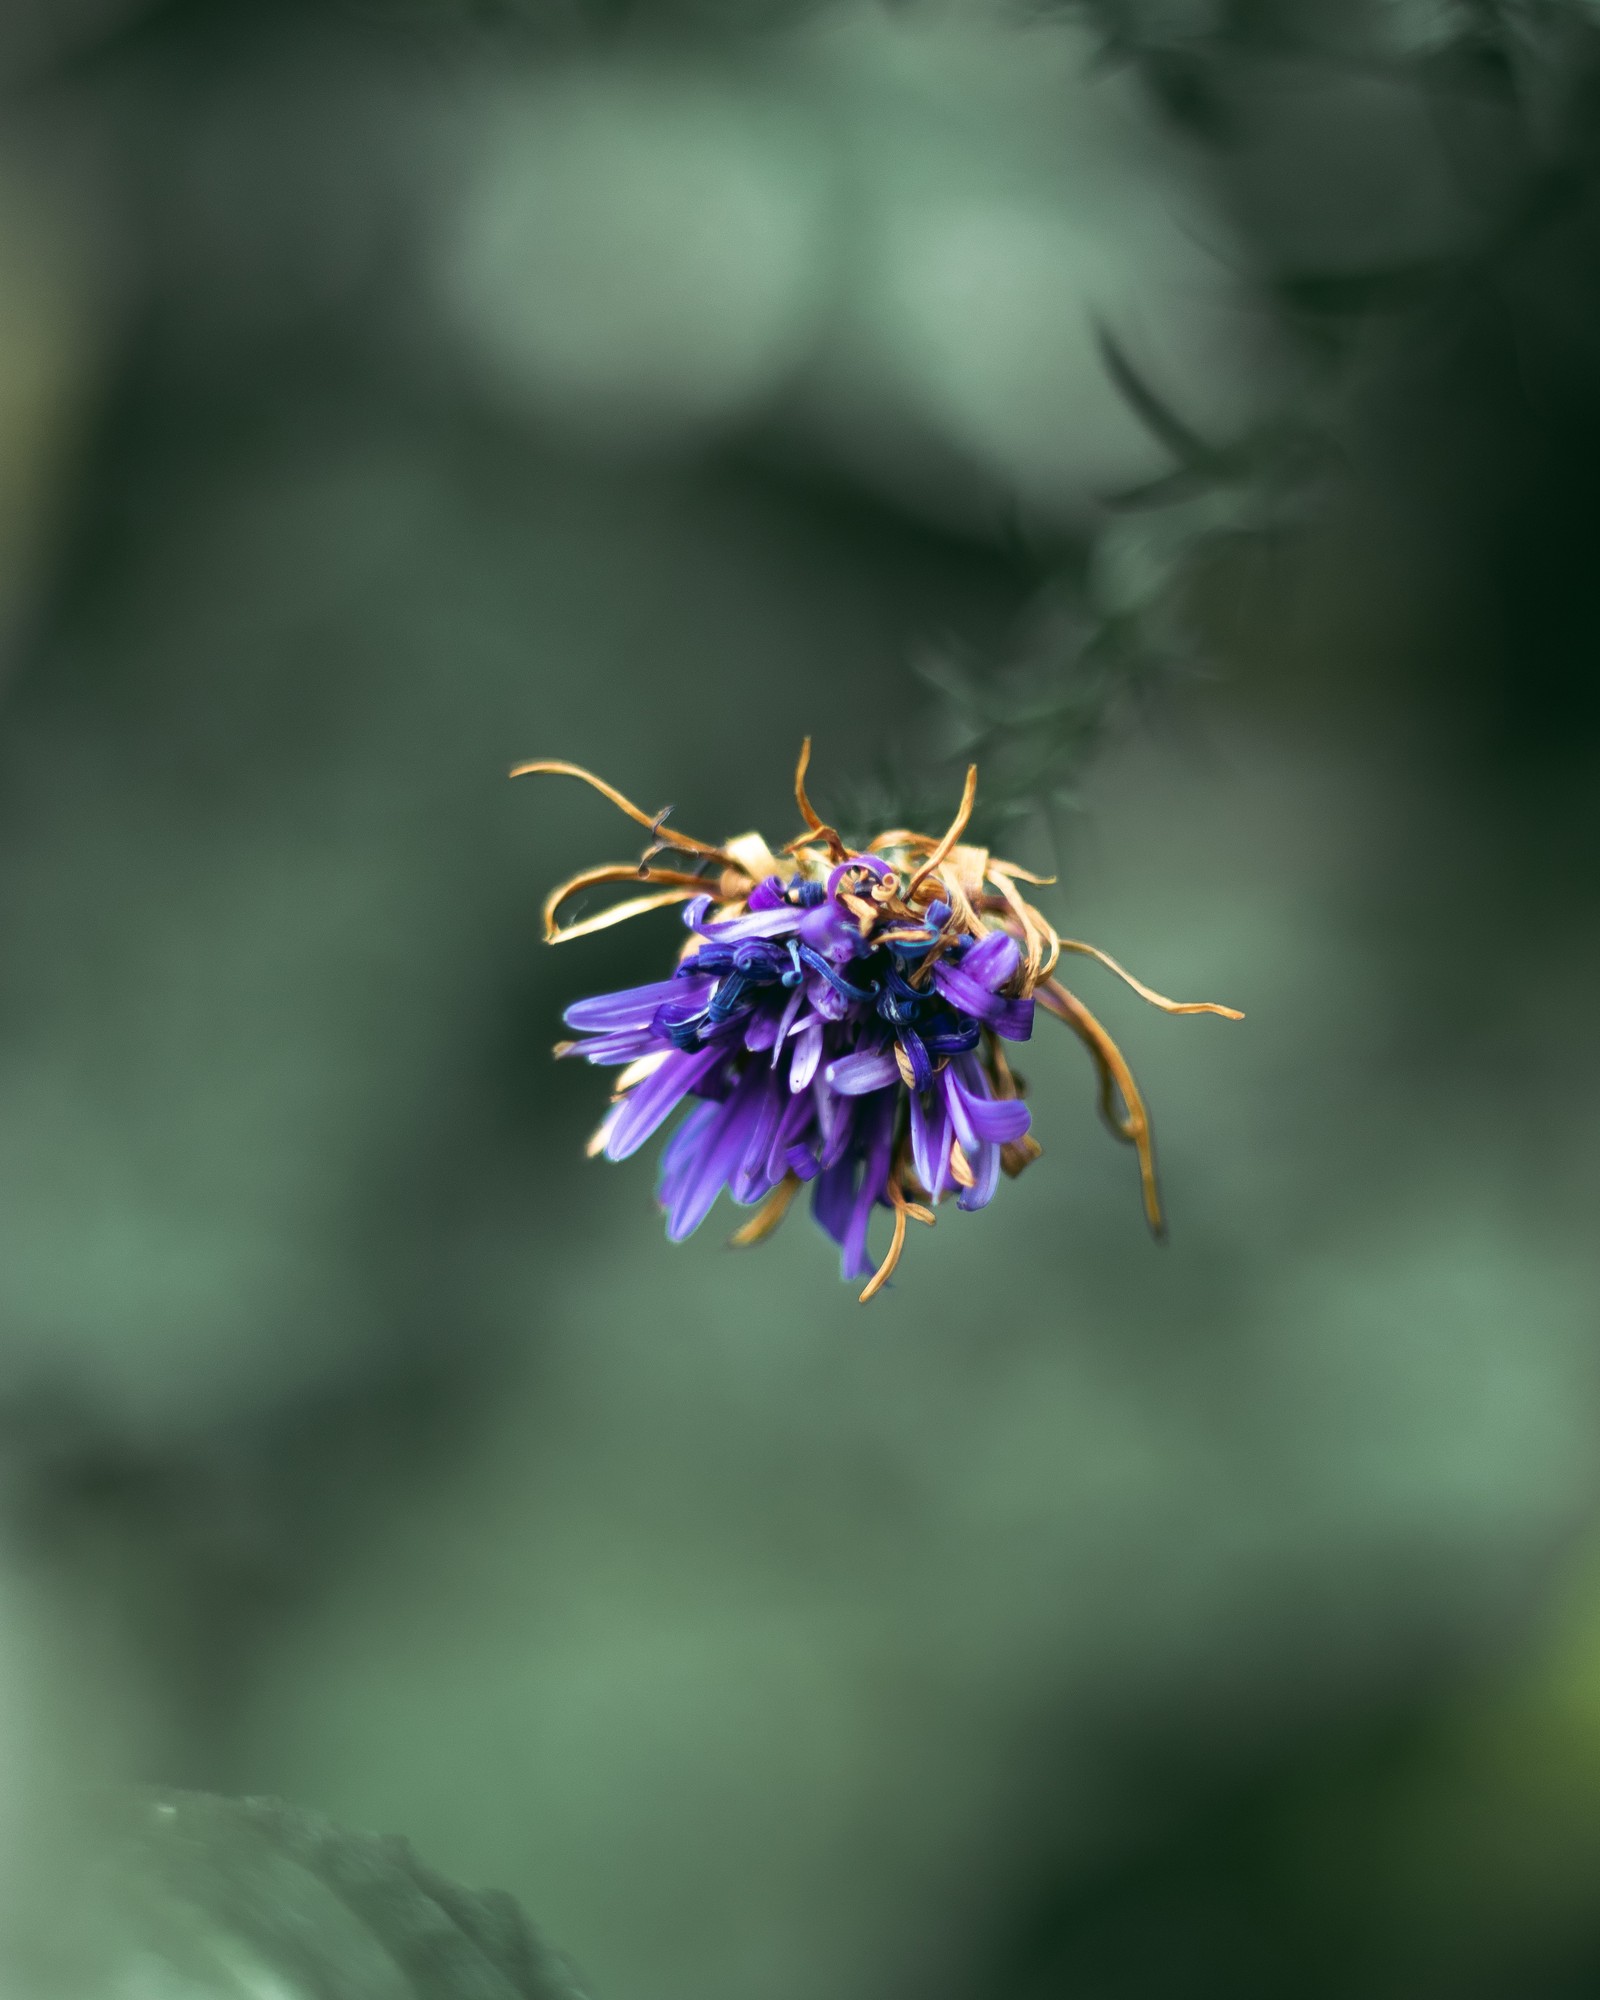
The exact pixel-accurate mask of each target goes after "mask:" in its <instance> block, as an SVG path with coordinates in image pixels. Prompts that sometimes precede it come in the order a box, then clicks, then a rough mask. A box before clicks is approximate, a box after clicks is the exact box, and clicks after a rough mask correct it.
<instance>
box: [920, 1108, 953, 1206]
mask: <svg viewBox="0 0 1600 2000" xmlns="http://www.w3.org/2000/svg"><path fill="white" fill-rule="evenodd" d="M911 1164H912V1165H913V1166H914V1167H915V1168H916V1170H917V1179H918V1180H919V1181H921V1183H922V1185H923V1186H924V1187H925V1188H926V1189H927V1190H928V1193H929V1196H930V1197H931V1198H932V1199H933V1200H934V1201H937V1200H938V1199H939V1197H940V1195H941V1194H943V1193H944V1191H945V1189H946V1188H947V1187H949V1185H950V1115H949V1113H948V1112H947V1111H946V1110H945V1108H944V1096H943V1093H942V1092H938V1091H936V1092H934V1093H933V1094H932V1102H931V1105H930V1104H928V1103H926V1102H925V1101H924V1099H923V1098H922V1096H921V1095H920V1094H919V1093H913V1095H912V1099H911Z"/></svg>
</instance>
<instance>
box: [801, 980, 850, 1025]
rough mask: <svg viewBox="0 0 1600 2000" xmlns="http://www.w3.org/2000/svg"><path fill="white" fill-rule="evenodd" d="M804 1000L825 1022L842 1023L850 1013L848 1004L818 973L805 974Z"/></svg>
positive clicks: (835, 988) (834, 987)
mask: <svg viewBox="0 0 1600 2000" xmlns="http://www.w3.org/2000/svg"><path fill="white" fill-rule="evenodd" d="M806 998H807V999H808V1000H809V1001H810V1002H811V1004H812V1006H813V1007H815V1008H816V1010H817V1012H818V1013H819V1014H820V1015H821V1016H822V1017H823V1019H824V1020H825V1021H842V1020H843V1019H844V1017H845V1015H846V1014H848V1013H849V1011H850V1002H849V1001H848V1000H847V999H846V998H845V997H844V995H843V994H842V993H841V992H840V991H839V989H838V987H836V986H830V985H829V983H828V981H827V980H826V979H824V978H823V976H822V974H821V973H820V972H808V973H807V974H806Z"/></svg>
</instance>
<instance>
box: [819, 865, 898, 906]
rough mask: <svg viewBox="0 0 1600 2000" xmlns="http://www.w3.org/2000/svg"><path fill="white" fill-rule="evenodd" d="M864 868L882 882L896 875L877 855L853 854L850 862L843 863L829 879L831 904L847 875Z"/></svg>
mask: <svg viewBox="0 0 1600 2000" xmlns="http://www.w3.org/2000/svg"><path fill="white" fill-rule="evenodd" d="M863 868H865V869H866V870H868V872H869V873H871V874H873V875H876V876H877V878H878V880H879V881H880V882H885V881H887V880H888V878H889V877H890V876H891V875H892V874H893V873H894V870H893V869H892V868H891V867H890V866H889V864H888V862H887V861H883V860H881V859H880V858H879V857H878V856H877V855H876V854H852V855H851V857H850V859H849V860H848V861H841V862H840V863H839V865H838V867H837V868H835V869H834V871H833V873H832V874H831V875H830V876H829V877H828V900H829V901H830V902H831V901H832V900H833V898H834V897H835V896H837V895H838V893H839V884H840V883H841V882H842V881H843V880H844V878H845V877H846V876H847V875H849V874H852V873H855V872H858V871H859V870H861V869H863Z"/></svg>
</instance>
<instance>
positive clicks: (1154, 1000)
mask: <svg viewBox="0 0 1600 2000" xmlns="http://www.w3.org/2000/svg"><path fill="white" fill-rule="evenodd" d="M1059 942H1060V945H1061V949H1062V950H1063V951H1075V952H1079V953H1081V955H1082V956H1083V957H1084V958H1093V959H1098V960H1099V962H1100V964H1102V965H1103V966H1104V967H1105V968H1106V970H1107V971H1108V972H1114V973H1115V974H1116V975H1117V977H1118V978H1119V979H1120V980H1122V981H1123V983H1124V984H1125V985H1128V986H1131V987H1132V988H1133V990H1134V992H1135V993H1137V994H1138V996H1139V998H1140V999H1141V1000H1148V1001H1149V1002H1150V1005H1151V1006H1152V1007H1159V1008H1160V1009H1161V1011H1162V1013H1163V1014H1220V1015H1221V1016H1222V1018H1223V1020H1225V1021H1242V1020H1243V1019H1244V1016H1243V1014H1241V1013H1240V1012H1239V1010H1238V1008H1237V1007H1223V1006H1220V1005H1219V1004H1218V1003H1217V1002H1216V1001H1215V1000H1169V999H1168V998H1167V997H1166V995H1165V994H1164V993H1156V992H1153V991H1152V990H1151V988H1150V987H1148V986H1146V985H1145V983H1144V981H1143V980H1141V979H1135V978H1134V976H1133V974H1132V973H1131V972H1129V971H1128V970H1127V969H1126V968H1125V967H1124V966H1120V965H1118V963H1117V961H1116V960H1115V959H1114V958H1113V957H1112V956H1111V955H1110V953H1109V952H1104V951H1102V950H1101V949H1100V947H1099V946H1098V945H1093V944H1084V943H1083V942H1082V941H1081V940H1080V939H1078V938H1062V939H1060V940H1059Z"/></svg>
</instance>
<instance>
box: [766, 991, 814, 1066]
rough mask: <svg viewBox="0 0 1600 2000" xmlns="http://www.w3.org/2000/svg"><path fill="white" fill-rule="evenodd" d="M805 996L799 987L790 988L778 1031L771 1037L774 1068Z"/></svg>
mask: <svg viewBox="0 0 1600 2000" xmlns="http://www.w3.org/2000/svg"><path fill="white" fill-rule="evenodd" d="M805 997H806V996H805V992H804V990H803V989H802V988H801V987H798V986H796V987H793V988H791V989H790V993H789V998H788V1001H787V1003H786V1004H785V1006H784V1010H783V1018H782V1019H781V1020H780V1021H779V1023H778V1032H777V1034H776V1036H775V1037H774V1038H773V1043H772V1067H773V1068H774V1069H776V1068H777V1067H778V1058H779V1056H781V1055H782V1054H783V1045H784V1043H785V1042H786V1041H787V1040H788V1039H789V1030H790V1029H791V1028H792V1027H793V1026H794V1022H795V1016H796V1015H797V1014H798V1013H799V1012H800V1006H801V1002H802V1001H803V1000H804V999H805Z"/></svg>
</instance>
